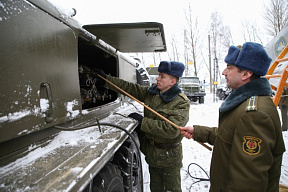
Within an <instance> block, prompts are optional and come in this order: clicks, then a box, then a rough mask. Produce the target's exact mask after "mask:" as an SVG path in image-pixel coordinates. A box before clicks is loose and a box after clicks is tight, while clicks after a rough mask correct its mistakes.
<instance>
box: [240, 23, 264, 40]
mask: <svg viewBox="0 0 288 192" xmlns="http://www.w3.org/2000/svg"><path fill="white" fill-rule="evenodd" d="M242 34H243V39H244V42H246V41H253V42H257V43H260V44H262V45H263V41H262V39H261V37H260V36H261V35H259V34H261V30H260V29H259V27H258V26H257V25H256V24H255V23H254V24H251V23H250V22H249V21H245V22H243V23H242Z"/></svg>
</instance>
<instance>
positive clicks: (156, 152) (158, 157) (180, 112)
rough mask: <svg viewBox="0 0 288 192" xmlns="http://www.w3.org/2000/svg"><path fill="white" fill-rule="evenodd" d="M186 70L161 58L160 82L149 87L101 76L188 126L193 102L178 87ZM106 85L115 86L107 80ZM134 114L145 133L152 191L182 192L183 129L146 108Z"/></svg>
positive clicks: (144, 140) (145, 153)
mask: <svg viewBox="0 0 288 192" xmlns="http://www.w3.org/2000/svg"><path fill="white" fill-rule="evenodd" d="M183 71H184V65H183V64H182V63H180V62H175V61H173V62H168V61H162V62H160V65H159V67H158V72H159V76H158V78H157V84H154V85H152V86H150V87H143V86H140V85H138V84H133V83H129V82H126V81H124V80H121V79H119V78H116V77H112V76H109V75H107V76H106V75H105V74H102V75H105V76H106V78H107V80H109V81H111V82H112V83H113V84H115V85H117V86H118V87H120V88H121V89H123V90H124V91H126V92H127V93H129V94H131V95H132V96H133V97H135V98H136V99H138V100H139V101H141V102H143V103H144V104H146V105H147V106H149V107H150V108H152V109H153V110H155V111H156V112H158V113H159V114H161V115H162V116H164V117H165V118H167V119H169V120H170V121H171V122H173V123H175V124H176V125H178V126H185V125H186V123H187V122H188V120H189V108H190V102H189V100H188V98H187V97H186V96H185V95H184V94H183V93H181V90H180V88H179V87H178V81H179V78H180V77H181V76H182V74H183ZM100 75H101V74H100ZM106 86H107V87H109V88H110V89H114V88H113V87H112V86H111V85H108V83H106ZM114 90H115V89H114ZM116 91H117V90H116ZM131 117H133V118H135V119H137V120H139V121H140V123H141V131H142V132H144V134H145V136H144V137H143V138H142V139H140V143H141V147H140V149H141V151H142V152H143V153H144V155H145V159H146V162H147V163H148V165H149V173H150V189H151V192H167V191H171V192H180V191H181V176H180V169H181V167H182V157H183V155H182V144H181V141H182V138H183V136H182V135H181V134H180V130H179V129H177V128H175V127H173V126H172V125H171V124H169V123H168V122H166V121H164V120H163V119H161V118H160V117H158V116H157V115H155V114H154V113H152V112H151V111H149V110H147V109H146V108H145V109H144V118H143V117H142V118H141V117H139V115H135V114H132V115H131Z"/></svg>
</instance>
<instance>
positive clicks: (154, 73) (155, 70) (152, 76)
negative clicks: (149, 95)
mask: <svg viewBox="0 0 288 192" xmlns="http://www.w3.org/2000/svg"><path fill="white" fill-rule="evenodd" d="M146 70H147V72H148V74H149V77H150V84H153V83H154V84H155V83H157V80H156V79H157V77H158V76H159V72H158V67H146Z"/></svg>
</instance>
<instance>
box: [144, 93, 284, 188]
mask: <svg viewBox="0 0 288 192" xmlns="http://www.w3.org/2000/svg"><path fill="white" fill-rule="evenodd" d="M221 103H222V101H218V102H213V95H211V94H208V95H207V96H206V97H205V103H204V104H201V105H200V104H198V103H191V106H190V120H189V122H188V124H187V125H195V124H200V125H207V126H217V124H218V109H219V106H220V105H221ZM283 136H284V140H285V145H286V149H287V146H288V131H286V132H283ZM182 144H183V167H182V169H181V177H182V191H183V192H190V191H193V192H194V191H195V192H197V191H199V192H204V191H208V189H209V187H210V184H209V181H201V182H197V181H198V180H197V179H193V178H191V177H190V176H189V174H188V166H189V164H190V163H195V164H198V165H199V166H201V167H202V168H203V169H204V170H205V171H206V172H207V173H208V175H209V169H210V160H211V155H212V152H210V151H209V150H207V149H206V148H204V147H203V146H202V145H200V144H198V143H197V142H195V141H193V140H188V139H186V138H184V139H183V141H182ZM195 164H193V165H190V168H189V170H190V174H191V175H192V176H194V177H199V178H207V176H206V174H205V172H204V171H202V170H201V168H199V167H197V165H195ZM144 171H145V173H144V177H145V179H144V181H145V182H144V191H145V192H149V191H150V190H149V173H147V172H148V170H147V165H145V166H144ZM281 172H282V173H281V178H280V183H282V184H284V185H287V186H288V152H285V153H284V157H283V162H282V170H281ZM195 182H197V183H195Z"/></svg>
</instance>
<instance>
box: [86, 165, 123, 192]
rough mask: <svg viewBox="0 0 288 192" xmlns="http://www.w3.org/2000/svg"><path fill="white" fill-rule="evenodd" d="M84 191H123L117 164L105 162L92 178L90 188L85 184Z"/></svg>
mask: <svg viewBox="0 0 288 192" xmlns="http://www.w3.org/2000/svg"><path fill="white" fill-rule="evenodd" d="M84 191H85V192H86V191H87V192H88V191H89V192H90V191H92V192H124V186H123V178H122V176H121V171H120V170H119V168H118V166H117V165H114V164H112V163H107V164H106V165H105V166H104V167H103V168H102V170H101V171H100V172H99V173H98V174H97V175H96V177H95V178H94V179H93V183H92V190H91V189H90V186H87V187H86V189H85V190H84Z"/></svg>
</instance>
